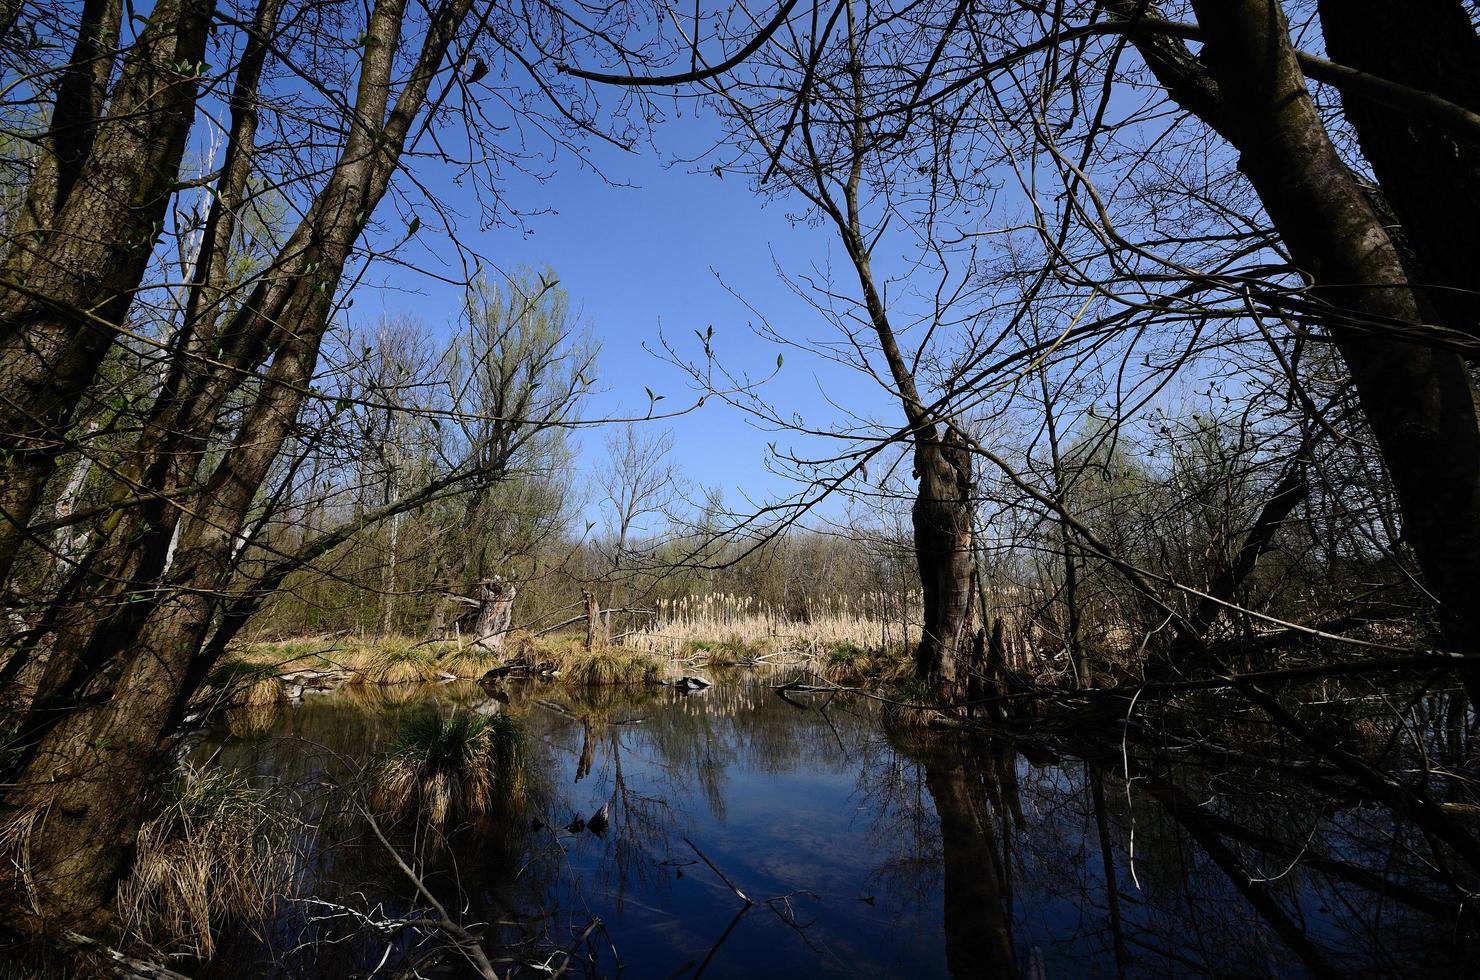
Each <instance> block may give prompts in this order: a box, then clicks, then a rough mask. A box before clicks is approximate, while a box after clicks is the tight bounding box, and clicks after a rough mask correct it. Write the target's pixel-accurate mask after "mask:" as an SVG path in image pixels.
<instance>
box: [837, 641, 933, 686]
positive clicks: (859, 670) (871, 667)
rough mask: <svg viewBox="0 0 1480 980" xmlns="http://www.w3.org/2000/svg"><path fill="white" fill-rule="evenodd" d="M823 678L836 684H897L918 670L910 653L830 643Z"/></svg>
mask: <svg viewBox="0 0 1480 980" xmlns="http://www.w3.org/2000/svg"><path fill="white" fill-rule="evenodd" d="M821 671H822V675H823V676H824V677H826V678H827V679H828V680H830V681H832V682H833V683H834V684H897V683H899V682H901V681H903V680H905V679H906V678H907V677H909V676H910V675H911V673H913V671H914V661H913V660H912V659H911V658H910V656H909V655H908V653H907V652H903V651H901V652H890V651H881V650H878V649H870V648H866V647H863V646H860V645H858V644H857V643H854V642H852V641H851V640H835V641H833V642H832V643H830V644H828V647H827V653H826V656H824V657H823V658H822V664H821Z"/></svg>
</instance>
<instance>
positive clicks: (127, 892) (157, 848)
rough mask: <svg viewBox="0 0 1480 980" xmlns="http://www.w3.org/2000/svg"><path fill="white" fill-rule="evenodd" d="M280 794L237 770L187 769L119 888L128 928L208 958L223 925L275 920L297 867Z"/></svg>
mask: <svg viewBox="0 0 1480 980" xmlns="http://www.w3.org/2000/svg"><path fill="white" fill-rule="evenodd" d="M286 812H287V808H285V807H283V806H281V805H279V801H278V800H276V799H275V792H274V791H272V790H264V789H263V788H261V787H260V786H256V785H254V784H253V783H252V782H250V781H249V780H248V779H247V778H246V777H245V776H243V774H241V773H239V772H236V771H233V770H223V769H213V768H206V767H199V768H198V767H195V766H190V765H186V766H184V767H182V769H181V770H180V772H179V774H178V775H177V776H176V778H175V779H174V780H173V781H172V782H171V783H170V784H169V785H168V787H167V789H166V793H165V797H164V799H163V800H162V801H161V807H160V809H159V812H158V813H157V814H156V816H154V818H153V819H151V820H148V821H146V822H145V823H144V824H143V825H142V826H141V827H140V829H139V833H138V836H137V839H136V853H137V857H136V859H135V861H134V863H133V865H132V867H131V869H130V873H129V875H128V877H126V878H125V879H124V880H123V882H122V883H121V884H120V886H119V889H118V898H117V908H118V912H119V915H120V918H121V919H122V921H123V922H124V924H125V926H126V928H127V929H128V930H129V931H131V932H133V933H134V934H136V935H137V936H139V937H140V938H142V939H143V940H144V941H146V942H148V943H149V944H151V945H153V946H155V947H157V948H160V949H163V950H167V951H169V952H174V953H183V954H186V955H190V956H195V957H198V958H201V959H208V958H209V957H210V956H211V955H212V954H213V953H214V951H215V948H216V937H217V934H218V931H219V929H220V927H221V926H222V925H223V924H224V923H225V922H227V921H236V922H246V923H255V922H261V921H264V920H265V919H266V917H267V916H269V915H270V914H271V913H272V911H273V909H274V908H275V906H276V903H277V897H278V896H279V895H280V894H281V892H282V891H283V889H284V887H285V884H286V882H287V881H288V879H289V878H290V876H291V874H292V872H293V867H294V855H293V852H292V850H291V848H290V847H288V846H287V845H288V842H289V838H290V836H291V834H292V832H293V829H294V824H293V822H292V821H291V820H290V819H289V818H288V817H286V816H285V815H284V814H285V813H286Z"/></svg>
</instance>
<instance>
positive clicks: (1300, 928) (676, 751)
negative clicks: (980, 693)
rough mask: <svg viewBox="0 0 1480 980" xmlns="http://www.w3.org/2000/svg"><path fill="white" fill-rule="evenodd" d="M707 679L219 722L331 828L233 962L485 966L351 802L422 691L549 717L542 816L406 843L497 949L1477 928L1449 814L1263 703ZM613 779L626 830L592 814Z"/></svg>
mask: <svg viewBox="0 0 1480 980" xmlns="http://www.w3.org/2000/svg"><path fill="white" fill-rule="evenodd" d="M712 679H713V680H714V681H715V683H714V686H713V687H710V688H708V689H706V690H702V691H697V692H692V693H684V692H680V691H675V690H673V689H671V688H654V687H627V688H600V689H592V688H588V689H584V690H570V689H566V688H562V687H561V686H559V685H558V684H551V683H545V684H524V685H510V686H507V687H505V688H504V689H502V690H500V691H498V692H496V693H497V697H496V698H489V697H488V696H487V694H486V693H485V692H483V691H482V690H480V689H478V688H476V687H474V686H472V685H457V684H454V685H445V686H441V687H415V688H381V689H376V688H368V689H367V688H359V689H346V690H345V691H343V692H340V693H337V694H333V695H327V696H322V697H317V698H309V699H307V700H305V701H304V702H302V703H299V704H290V705H283V706H280V707H277V708H272V709H265V710H266V711H267V712H268V713H266V714H263V713H262V712H260V711H259V712H258V713H257V714H255V715H253V716H251V717H233V718H227V719H225V720H223V721H221V722H218V723H217V724H216V725H215V727H213V728H212V729H211V730H210V731H209V732H207V733H206V734H205V735H204V737H203V741H202V742H201V743H200V744H199V745H197V746H195V748H194V751H195V752H196V753H197V754H198V755H199V756H200V757H201V758H209V759H211V760H212V764H213V765H224V766H228V767H233V768H236V769H239V770H241V771H243V772H246V773H250V774H256V775H258V776H261V777H264V778H270V779H273V780H278V781H282V782H284V783H285V784H288V785H290V786H292V787H293V793H292V794H291V797H290V799H291V800H292V801H293V802H292V804H291V805H292V806H293V807H294V808H296V809H297V810H298V813H297V814H296V815H297V816H298V817H300V818H301V819H302V820H303V821H305V822H306V823H307V824H310V825H312V826H313V827H314V829H313V830H312V831H304V832H303V834H302V835H301V836H300V839H299V841H298V843H299V845H300V848H301V850H302V853H303V857H302V859H301V861H300V863H299V865H298V867H297V869H296V871H295V873H294V877H293V880H292V882H291V886H290V892H291V894H290V896H289V898H288V899H287V900H285V901H283V902H282V903H281V904H280V905H279V907H278V909H277V912H276V914H275V915H274V917H273V918H272V920H271V921H270V922H269V923H268V925H267V926H266V927H265V928H259V929H252V930H246V929H243V930H239V931H238V932H237V933H235V934H232V935H230V936H228V937H227V938H226V939H225V941H224V944H223V947H222V952H221V954H220V955H219V956H218V957H217V958H216V960H215V962H216V964H217V966H216V967H215V969H216V970H217V973H218V975H221V976H243V975H262V976H284V977H346V976H364V975H369V974H372V973H374V974H375V975H384V976H395V975H405V974H407V972H408V971H409V970H410V969H412V968H415V969H417V970H418V971H419V972H420V973H421V975H426V976H433V975H443V976H453V975H462V974H461V973H459V972H458V971H460V970H466V969H468V967H467V966H466V964H465V963H464V962H463V961H462V960H461V959H460V958H459V957H458V956H457V955H455V954H449V953H448V952H447V943H446V940H445V936H439V935H437V934H436V933H437V930H435V929H431V928H421V929H415V928H413V929H404V928H397V927H396V926H394V925H392V924H391V923H392V922H393V921H394V920H396V919H398V918H402V917H405V916H408V915H411V914H413V913H415V914H417V915H420V914H422V913H424V912H425V911H426V909H427V903H426V902H425V901H424V900H421V899H419V898H418V896H417V894H416V892H415V890H414V888H413V886H412V884H411V883H410V881H409V880H408V878H407V877H406V876H405V875H404V874H403V873H402V872H401V871H400V870H399V869H398V868H397V867H396V866H395V863H394V861H393V860H392V859H391V857H390V855H389V854H388V852H387V849H386V847H385V846H384V845H383V844H381V843H380V842H379V841H377V840H376V839H375V837H374V836H373V835H371V834H368V833H367V832H366V828H365V826H364V821H363V820H360V819H356V817H355V816H354V815H353V814H350V815H344V814H342V813H340V812H339V811H340V810H341V809H342V806H341V803H342V800H341V797H342V796H343V793H344V789H345V787H347V786H351V785H353V784H354V783H355V781H356V780H358V779H361V778H362V775H361V773H362V769H363V768H364V766H365V765H366V764H367V762H368V761H370V760H373V759H374V758H375V757H376V755H377V754H378V753H380V752H383V751H384V749H385V747H386V745H387V742H388V739H389V738H390V737H391V733H392V732H393V731H394V730H395V727H396V724H397V719H398V718H399V717H401V716H402V715H403V714H405V713H406V712H407V711H409V710H413V709H415V707H416V706H417V705H420V706H421V710H426V705H428V704H432V705H434V706H435V707H436V709H437V710H442V711H449V710H452V709H453V706H454V705H459V706H460V707H459V708H458V710H480V711H484V712H488V711H497V712H500V713H504V714H507V715H509V716H510V717H512V718H514V719H517V721H518V722H519V723H520V725H521V726H522V728H523V730H524V732H525V744H526V752H527V759H528V761H527V771H528V777H527V778H528V780H529V785H530V787H531V791H530V793H529V797H530V803H529V805H528V808H527V810H525V811H522V812H521V814H520V815H519V816H518V817H517V825H515V826H509V827H506V828H505V830H506V831H507V832H506V833H503V834H501V835H500V836H499V838H498V840H497V841H494V842H490V841H488V840H484V839H481V838H480V839H477V840H471V841H464V842H462V843H461V844H459V843H458V842H457V841H456V840H455V839H454V841H453V842H452V843H450V844H448V845H447V846H446V847H441V848H438V847H434V846H431V844H430V842H429V841H428V840H427V839H425V838H423V839H415V838H414V837H412V836H410V835H406V834H403V835H402V836H401V837H398V838H395V840H394V841H393V842H392V844H391V846H393V847H395V848H397V850H398V851H399V852H400V853H401V854H402V855H403V856H405V858H406V860H407V861H408V862H410V863H413V864H415V865H416V866H417V869H418V871H419V872H420V874H421V876H422V878H423V880H424V881H425V883H426V885H427V887H428V889H429V890H430V891H431V892H432V893H433V894H434V895H435V896H437V897H438V898H439V900H440V901H441V902H442V904H443V905H444V906H445V907H446V908H447V909H448V910H449V914H451V915H452V916H454V917H455V918H457V919H458V921H459V922H461V923H464V924H466V925H467V926H468V927H469V928H470V929H472V930H474V931H475V932H477V933H478V934H479V935H480V936H481V937H482V939H483V945H484V947H485V948H486V949H488V950H489V952H490V956H491V957H492V958H494V960H495V961H496V963H497V964H498V969H499V971H500V974H501V975H502V974H503V973H504V972H505V971H508V972H510V973H512V974H517V975H530V976H536V975H549V974H550V973H551V972H557V973H563V975H576V976H579V975H601V976H616V975H622V976H627V977H696V976H706V977H715V978H718V977H741V976H743V977H752V976H768V977H791V976H795V977H811V976H854V977H856V976H881V977H882V976H890V977H955V978H964V977H985V976H1013V975H1023V976H1029V977H1057V976H1074V977H1079V976H1117V975H1128V976H1164V975H1168V974H1178V975H1216V976H1240V977H1243V976H1302V975H1338V974H1340V975H1351V974H1362V975H1384V976H1390V975H1415V974H1422V973H1440V974H1447V973H1456V972H1463V971H1462V970H1461V969H1460V966H1461V964H1462V960H1461V959H1460V957H1462V955H1463V950H1464V948H1465V945H1466V942H1467V941H1468V940H1469V939H1470V938H1472V937H1470V936H1469V935H1468V934H1467V933H1466V931H1465V930H1464V929H1462V928H1460V927H1459V926H1458V925H1457V924H1456V923H1457V918H1458V909H1459V906H1460V898H1459V897H1458V893H1457V892H1456V890H1455V889H1456V887H1457V886H1456V885H1455V882H1454V881H1453V880H1450V881H1449V882H1448V883H1447V884H1441V883H1440V882H1437V881H1434V880H1431V879H1432V878H1433V877H1435V876H1436V873H1435V870H1434V868H1433V867H1432V865H1433V863H1434V858H1433V851H1432V850H1431V849H1430V847H1429V845H1428V843H1427V842H1426V841H1425V839H1424V838H1423V836H1422V835H1421V834H1418V833H1417V832H1415V831H1413V830H1411V829H1409V828H1407V827H1406V825H1404V824H1403V823H1402V822H1401V821H1400V820H1398V819H1397V818H1395V817H1394V816H1393V815H1392V814H1391V813H1390V812H1388V811H1386V810H1384V809H1382V808H1380V807H1378V806H1376V805H1374V804H1373V803H1372V802H1371V801H1369V800H1365V799H1362V798H1361V797H1360V795H1357V794H1354V793H1352V792H1350V791H1349V789H1347V788H1345V785H1344V783H1343V782H1342V781H1341V780H1340V779H1338V778H1337V775H1336V774H1334V773H1332V772H1330V771H1328V770H1327V769H1326V768H1323V767H1322V766H1320V765H1318V764H1315V763H1312V762H1309V761H1308V760H1304V759H1302V758H1300V757H1299V755H1298V753H1297V752H1296V750H1295V749H1294V748H1292V747H1291V746H1288V745H1286V744H1285V743H1284V742H1283V741H1282V740H1281V739H1280V737H1279V736H1278V735H1277V734H1275V733H1273V732H1271V731H1268V730H1263V729H1260V728H1259V727H1258V726H1256V725H1254V724H1252V723H1245V722H1239V721H1237V720H1228V719H1225V720H1222V721H1220V723H1219V724H1220V727H1219V738H1218V739H1216V740H1215V739H1213V738H1210V737H1209V736H1208V735H1207V733H1206V732H1204V733H1201V734H1199V735H1198V737H1197V739H1196V741H1197V743H1199V744H1198V746H1197V748H1196V749H1195V750H1194V748H1193V747H1192V742H1193V740H1192V739H1191V738H1179V737H1177V736H1174V735H1164V736H1163V737H1160V738H1159V739H1158V744H1157V747H1156V748H1155V750H1153V749H1151V748H1149V747H1148V746H1147V745H1146V744H1144V743H1143V742H1142V741H1140V740H1138V739H1136V738H1132V737H1129V736H1128V735H1127V733H1129V732H1131V731H1132V730H1133V729H1134V728H1135V727H1136V726H1134V725H1132V726H1124V725H1122V726H1121V729H1120V731H1119V732H1118V733H1116V734H1113V735H1112V736H1110V737H1106V738H1102V739H1100V740H1099V741H1085V740H1079V741H1075V740H1072V739H1069V738H1067V737H1065V738H1061V739H1058V740H1056V741H1049V740H1044V739H1035V740H1033V741H1031V742H1030V741H1027V740H1023V739H1018V740H1014V741H1008V740H1003V739H986V738H983V737H981V736H973V735H966V734H962V733H959V732H935V733H929V734H908V733H906V734H900V731H899V726H892V725H887V724H885V723H884V717H883V715H884V709H883V708H881V706H880V705H879V703H878V702H877V701H875V700H872V699H867V698H861V697H857V696H850V695H821V694H815V693H814V694H793V695H791V696H789V697H788V696H784V694H785V692H781V693H778V691H777V690H776V685H777V681H776V679H775V678H774V677H771V676H768V675H766V674H764V673H757V672H753V671H752V672H736V673H734V674H715V675H712ZM1236 725H1243V726H1244V727H1242V728H1239V727H1230V726H1236ZM1122 735H1127V737H1125V738H1122V737H1121V736H1122ZM1209 743H1211V744H1209ZM1220 746H1221V747H1220ZM1127 768H1128V769H1129V771H1130V773H1131V777H1132V778H1131V779H1130V781H1129V784H1128V783H1127V779H1126V777H1125V773H1126V771H1127ZM603 806H605V807H606V813H607V815H608V817H609V820H608V823H607V825H606V826H605V827H604V828H599V829H601V830H602V832H601V833H596V832H593V831H592V830H590V829H572V828H573V827H574V826H575V824H574V823H573V821H574V820H575V819H576V818H581V819H582V820H589V818H590V817H591V816H592V815H594V814H595V813H597V811H599V810H601V809H602V807H603ZM513 819H514V818H511V822H512V820H513ZM598 823H599V821H598ZM391 836H392V837H395V835H391ZM742 893H743V896H744V897H745V898H748V899H749V900H750V902H749V903H747V902H746V901H745V898H742ZM377 923H378V924H377ZM540 964H545V966H544V967H541V966H540ZM377 971H378V972H377ZM521 971H522V972H521Z"/></svg>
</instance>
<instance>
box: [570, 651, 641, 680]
mask: <svg viewBox="0 0 1480 980" xmlns="http://www.w3.org/2000/svg"><path fill="white" fill-rule="evenodd" d="M660 667H661V665H660V664H659V663H658V660H657V658H655V657H651V656H649V655H648V654H646V653H639V652H637V651H634V650H623V649H620V648H616V649H606V650H592V651H589V652H586V651H583V652H581V653H578V654H576V655H574V656H573V657H571V658H570V659H569V660H568V661H567V662H566V663H565V664H564V666H563V668H562V670H561V675H560V679H561V681H562V682H563V683H565V684H571V685H577V686H602V685H608V684H654V683H657V680H658V674H659V670H660Z"/></svg>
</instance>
